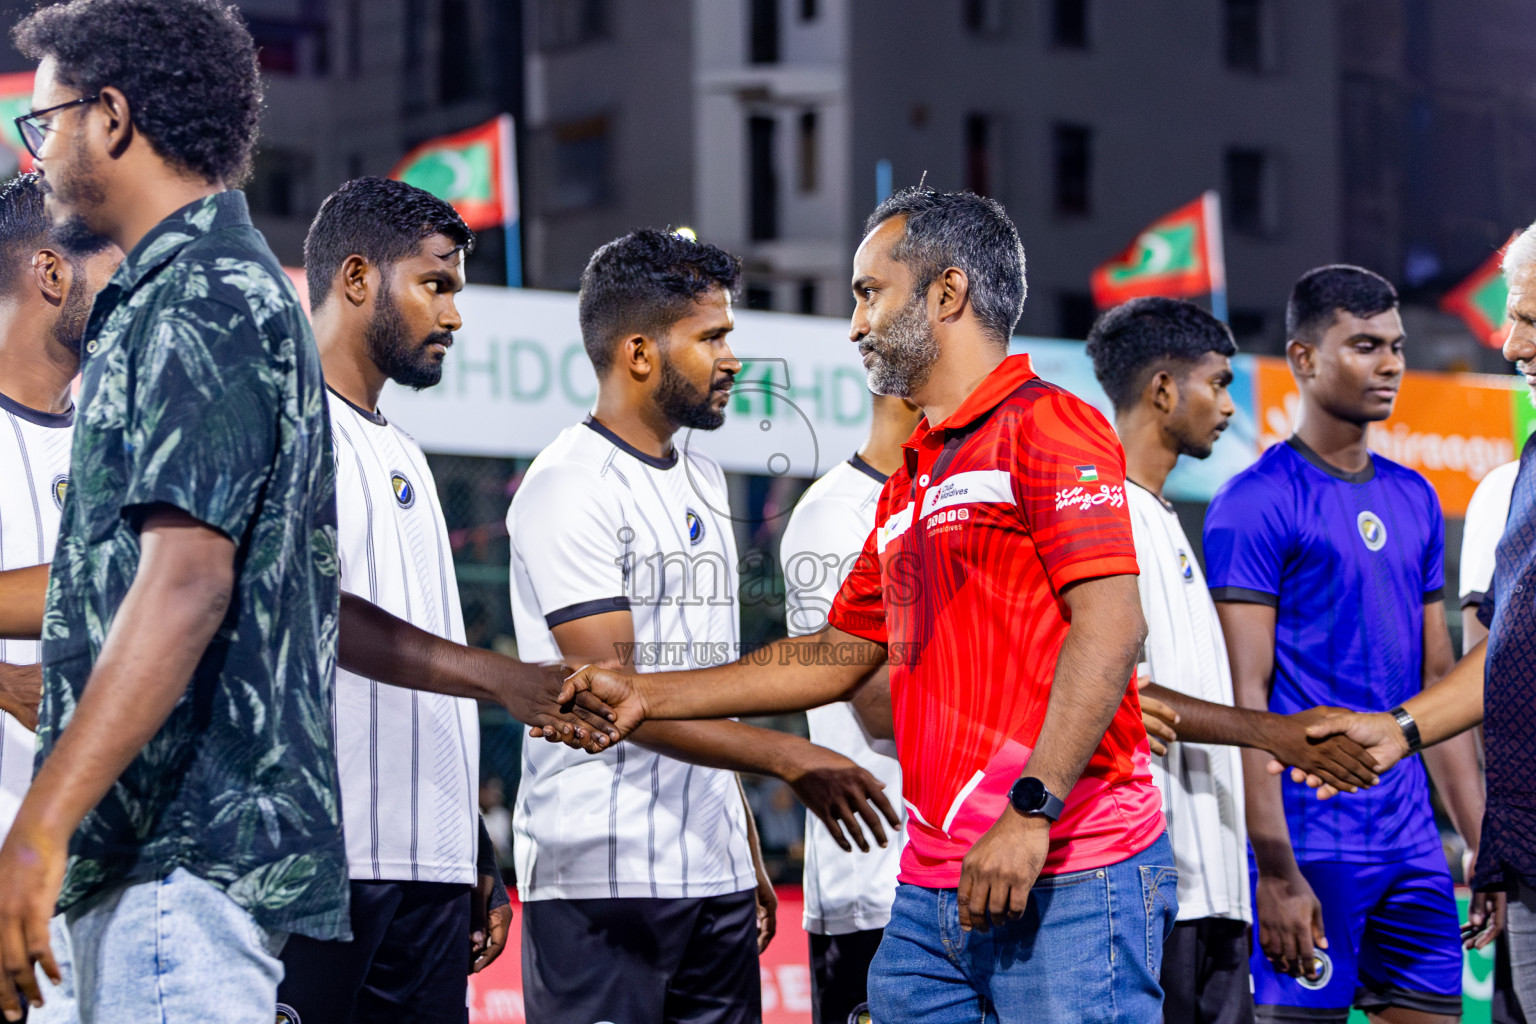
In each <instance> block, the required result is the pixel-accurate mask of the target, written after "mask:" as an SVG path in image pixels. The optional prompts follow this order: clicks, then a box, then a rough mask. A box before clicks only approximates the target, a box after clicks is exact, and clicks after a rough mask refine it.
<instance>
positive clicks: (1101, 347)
mask: <svg viewBox="0 0 1536 1024" xmlns="http://www.w3.org/2000/svg"><path fill="white" fill-rule="evenodd" d="M1087 351H1088V358H1090V359H1092V360H1093V375H1094V376H1095V377H1097V378H1098V379H1099V383H1100V384H1101V385H1102V386H1103V388H1104V393H1105V394H1106V395H1108V396H1109V400H1110V401H1111V402H1113V403H1114V405H1115V408H1116V409H1118V410H1125V409H1129V408H1131V407H1132V406H1134V405H1135V404H1136V403H1137V401H1138V400H1139V399H1140V398H1141V391H1142V389H1143V388H1145V387H1146V386H1147V381H1148V380H1150V379H1151V378H1152V375H1153V374H1154V373H1156V372H1158V371H1159V370H1164V369H1171V370H1173V371H1174V372H1175V373H1181V372H1183V371H1187V370H1189V369H1190V368H1191V367H1192V366H1194V365H1195V364H1196V363H1198V362H1199V361H1200V360H1201V359H1203V358H1205V355H1206V353H1207V352H1215V353H1217V354H1218V355H1223V356H1230V355H1233V354H1235V353H1236V352H1237V343H1236V342H1234V341H1233V340H1232V332H1231V331H1229V330H1228V329H1227V325H1226V324H1224V323H1222V322H1221V321H1220V320H1217V319H1216V318H1215V317H1213V316H1211V314H1209V313H1207V312H1206V311H1205V310H1203V309H1201V308H1200V307H1199V306H1197V305H1195V304H1194V303H1193V302H1183V301H1181V300H1179V299H1163V298H1146V299H1132V300H1131V301H1130V302H1127V303H1125V304H1124V305H1121V306H1116V307H1115V308H1114V309H1111V310H1109V311H1107V312H1106V313H1104V314H1103V315H1102V316H1100V317H1099V319H1098V320H1097V321H1095V322H1094V325H1093V329H1092V330H1090V331H1089V332H1088V345H1087Z"/></svg>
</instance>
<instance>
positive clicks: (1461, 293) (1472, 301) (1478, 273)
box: [1440, 231, 1520, 348]
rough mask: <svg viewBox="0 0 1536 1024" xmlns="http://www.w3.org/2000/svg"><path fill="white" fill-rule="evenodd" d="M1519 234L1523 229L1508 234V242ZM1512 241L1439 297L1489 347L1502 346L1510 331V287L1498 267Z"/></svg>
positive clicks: (1442, 304)
mask: <svg viewBox="0 0 1536 1024" xmlns="http://www.w3.org/2000/svg"><path fill="white" fill-rule="evenodd" d="M1519 236H1520V232H1518V231H1516V232H1515V233H1514V234H1512V235H1510V236H1509V242H1513V241H1514V240H1515V239H1516V238H1518V237H1519ZM1509 242H1505V243H1504V248H1503V249H1500V250H1499V251H1498V252H1496V253H1494V254H1493V255H1492V256H1490V257H1488V258H1487V259H1486V260H1484V261H1483V263H1482V265H1481V266H1480V267H1478V268H1477V269H1476V270H1474V271H1473V272H1472V276H1471V277H1469V278H1467V279H1466V280H1465V281H1463V282H1461V284H1459V285H1457V286H1456V287H1455V288H1452V289H1451V290H1450V291H1449V292H1448V293H1447V294H1446V296H1445V298H1443V299H1441V300H1440V308H1441V309H1443V310H1445V311H1446V312H1447V313H1455V314H1456V315H1457V316H1459V317H1461V319H1462V322H1464V323H1465V324H1466V325H1467V327H1469V328H1470V329H1471V330H1472V333H1473V334H1474V335H1476V337H1477V340H1478V341H1480V342H1482V343H1483V344H1484V345H1486V346H1488V347H1489V348H1503V347H1504V336H1505V335H1506V334H1508V333H1509V326H1508V321H1507V320H1505V318H1504V306H1505V303H1506V302H1507V301H1508V300H1509V287H1508V286H1507V285H1506V284H1505V283H1504V271H1503V270H1502V269H1500V267H1499V264H1500V263H1501V262H1502V261H1503V259H1504V249H1508V248H1509Z"/></svg>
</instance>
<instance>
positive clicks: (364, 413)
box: [325, 384, 389, 427]
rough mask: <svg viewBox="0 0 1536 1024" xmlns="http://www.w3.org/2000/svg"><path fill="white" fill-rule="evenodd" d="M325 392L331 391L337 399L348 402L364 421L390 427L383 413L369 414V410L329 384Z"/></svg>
mask: <svg viewBox="0 0 1536 1024" xmlns="http://www.w3.org/2000/svg"><path fill="white" fill-rule="evenodd" d="M325 390H327V391H329V392H330V393H331V394H333V395H335V396H336V397H337V398H339V399H341V400H342V401H343V402H346V403H347V405H348V406H350V407H351V409H352V411H353V412H355V413H357V414H358V415H359V416H361V417H362V418H363V419H365V420H367V421H368V422H369V423H372V424H375V425H376V426H380V427H387V426H389V420H387V419H385V418H384V414H383V413H381V412H369V411H368V410H367V409H364V408H363V407H362V406H360V405H358V404H357V403H356V402H354V401H352V399H350V398H348V397H347V396H346V395H344V394H342V393H341V392H340V391H337V390H336V389H335V388H333V387H331V386H330V385H329V384H327V385H326V386H325Z"/></svg>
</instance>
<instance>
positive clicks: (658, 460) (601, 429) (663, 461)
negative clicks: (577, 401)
mask: <svg viewBox="0 0 1536 1024" xmlns="http://www.w3.org/2000/svg"><path fill="white" fill-rule="evenodd" d="M582 422H583V423H585V424H586V425H587V426H589V427H591V428H592V429H593V430H595V431H597V432H598V433H599V434H602V435H603V436H604V437H606V438H607V439H608V440H609V441H610V442H611V443H612V444H613V446H614V447H615V448H617V449H618V450H619V451H621V452H628V453H629V454H630V455H633V456H634V457H635V458H637V459H639V460H640V461H641V462H643V463H645V464H646V465H647V466H651V467H654V468H655V469H671V468H672V467H673V466H675V465H677V445H673V446H672V451H671V452H670V453H668V454H667V455H665V456H662V455H647V454H646V453H645V452H643V451H641V450H640V449H639V448H636V447H635V446H634V445H632V444H630V443H629V442H628V441H626V440H624V439H623V438H622V437H620V436H619V435H618V434H615V433H614V432H613V431H611V430H609V429H608V428H607V427H605V426H603V425H602V424H601V423H599V422H598V421H597V420H596V419H594V418H593V417H592V416H591V415H590V414H589V415H588V416H587V418H586V419H584V420H582Z"/></svg>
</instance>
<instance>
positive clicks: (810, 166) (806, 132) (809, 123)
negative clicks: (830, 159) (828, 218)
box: [795, 110, 821, 193]
mask: <svg viewBox="0 0 1536 1024" xmlns="http://www.w3.org/2000/svg"><path fill="white" fill-rule="evenodd" d="M799 134H800V148H799V153H798V156H799V159H798V160H797V161H796V168H795V170H796V173H795V187H796V188H798V189H799V190H800V191H801V192H806V193H809V192H815V191H816V188H817V174H816V172H817V166H818V164H819V163H820V162H821V153H820V152H819V150H820V145H819V140H818V131H817V124H816V111H814V110H807V111H805V112H804V113H802V114H801V115H800V130H799Z"/></svg>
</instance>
